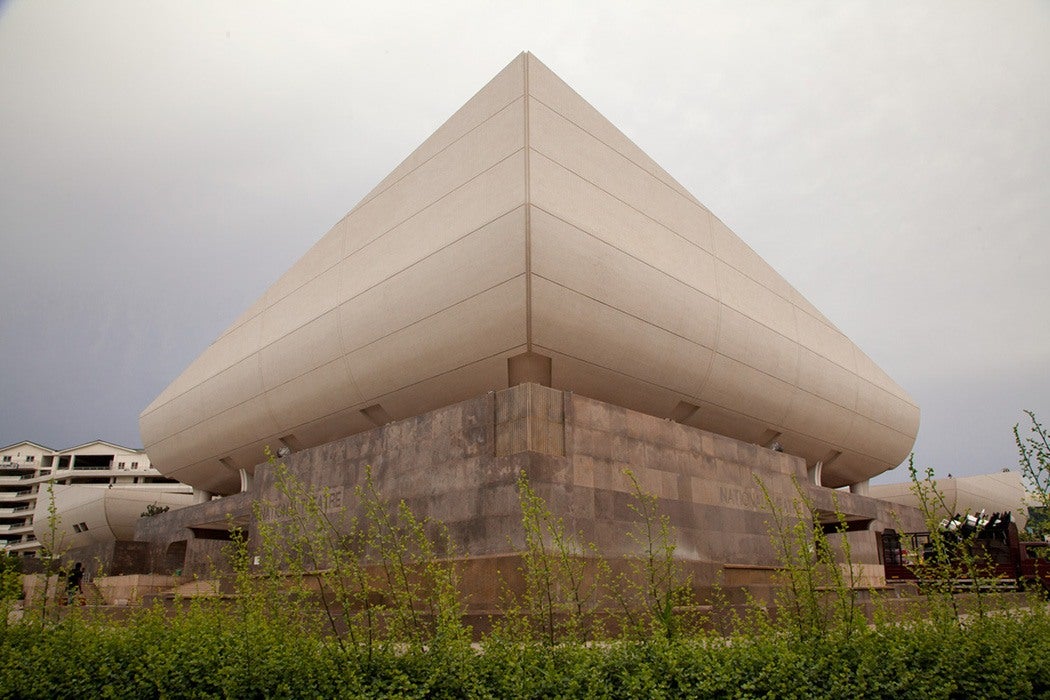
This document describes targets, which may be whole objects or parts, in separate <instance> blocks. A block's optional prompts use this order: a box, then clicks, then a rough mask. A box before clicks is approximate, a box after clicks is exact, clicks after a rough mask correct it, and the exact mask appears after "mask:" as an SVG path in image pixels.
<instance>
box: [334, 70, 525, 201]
mask: <svg viewBox="0 0 1050 700" xmlns="http://www.w3.org/2000/svg"><path fill="white" fill-rule="evenodd" d="M484 89H485V88H481V90H484ZM481 90H478V92H476V93H474V96H473V97H471V98H470V99H469V100H467V101H466V102H464V103H463V105H462V106H461V107H460V109H463V107H466V106H467V105H468V104H470V102H471V100H473V99H474V98H475V97H477V96H478V95H479V94H481ZM520 99H521V95H516V96H515V97H513V98H512V99H511V100H510V101H509V102H507V103H505V104H503V105H500V107H499V108H498V109H497V110H496V111H494V112H493V113H492V114H490V115H489V116H487V117H485V118H484V119H482V120H481V121H480V122H478V123H477V124H475V125H474V126H472V127H471V128H470V129H469V130H468V131H464V132H463V133H462V134H460V135H459V136H457V137H456V138H455V139H454V140H452V141H449V142H448V143H447V144H446V145H444V146H442V148H441V150H438V151H435V152H434V153H433V154H431V155H429V156H427V158H426V160H423V161H420V163H419V164H418V165H416V166H415V167H414V168H412V169H411V170H409V171H407V172H405V174H404V175H402V176H401V177H399V178H397V179H396V180H394V181H393V182H391V183H390V184H389V185H387V186H386V187H384V188H383V189H381V190H379V191H378V192H376V191H372V192H369V193H368V194H366V195H365V197H364V199H362V200H361V201H360V202H358V203H357V204H355V205H354V208H353V209H351V210H350V211H348V212H347V213H346V216H350V215H351V214H353V213H354V212H355V211H357V210H358V209H360V208H361V207H363V206H364V205H366V204H368V203H369V202H371V201H372V200H373V199H375V198H376V197H378V196H380V195H381V194H383V193H384V192H386V191H387V190H389V189H390V188H391V187H394V186H395V185H397V184H398V183H399V182H401V181H402V180H404V179H405V178H406V177H408V176H409V175H411V174H412V173H414V172H415V171H417V170H419V169H420V168H422V167H423V166H424V165H426V164H427V163H429V162H430V161H432V160H433V159H435V158H437V157H438V156H439V155H441V154H442V153H444V152H445V151H447V150H448V149H450V148H452V147H453V146H455V145H456V144H457V143H459V142H460V141H462V140H463V139H465V138H466V137H468V136H470V135H471V134H472V133H473V132H475V131H477V130H478V129H479V128H481V127H482V126H483V125H484V124H486V123H487V122H488V121H490V120H491V119H494V118H495V117H497V116H499V114H500V113H501V112H503V110H505V109H507V107H509V106H511V105H512V104H514V103H515V102H516V101H518V100H520ZM458 112H459V109H457V110H456V111H455V112H453V113H452V114H451V115H449V117H448V119H446V120H445V121H443V122H441V125H440V126H438V128H437V129H435V130H434V132H433V133H431V134H430V136H434V135H435V134H436V133H437V132H438V131H440V130H441V127H442V126H444V125H445V124H447V123H448V120H449V119H452V118H453V117H455V116H456V114H457V113H458ZM430 136H428V137H426V138H425V139H423V143H421V144H419V145H418V146H416V147H415V148H414V149H412V152H411V153H409V154H408V155H407V156H405V157H404V159H403V160H402V161H401V162H400V163H398V164H397V165H395V166H394V169H393V170H391V171H390V173H393V172H394V170H397V169H398V168H400V167H401V166H402V165H404V164H405V161H407V160H408V159H409V158H411V157H412V154H413V153H415V152H416V151H418V150H419V149H420V148H422V147H423V146H425V145H426V142H427V141H428V140H429V139H430ZM390 173H387V175H389V174H390ZM384 179H385V178H384ZM380 184H382V180H380ZM376 186H377V187H378V186H379V185H378V184H377V185H376ZM346 216H344V217H343V218H344V219H345V218H346ZM341 220H342V219H340V221H341Z"/></svg>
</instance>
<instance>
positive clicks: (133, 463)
mask: <svg viewBox="0 0 1050 700" xmlns="http://www.w3.org/2000/svg"><path fill="white" fill-rule="evenodd" d="M131 468H132V469H138V468H139V463H138V462H132V463H131Z"/></svg>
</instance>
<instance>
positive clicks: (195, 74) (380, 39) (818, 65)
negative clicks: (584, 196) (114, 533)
mask: <svg viewBox="0 0 1050 700" xmlns="http://www.w3.org/2000/svg"><path fill="white" fill-rule="evenodd" d="M522 50H530V51H532V52H533V53H535V54H536V55H537V56H538V57H539V59H540V60H542V61H543V62H544V63H546V64H547V65H548V66H549V67H550V68H551V69H552V70H554V71H555V72H556V73H558V74H559V75H560V76H561V77H562V78H563V79H564V80H565V81H566V82H568V83H569V84H570V85H571V86H572V87H573V88H575V89H576V90H577V91H578V92H579V93H580V94H581V95H583V97H584V98H586V99H587V100H589V101H590V102H591V103H592V104H593V105H594V106H595V107H597V108H598V110H599V111H601V112H602V113H603V114H605V116H606V117H608V118H609V119H610V120H611V121H612V122H613V123H614V124H616V125H617V126H618V127H620V129H621V130H623V131H624V132H625V133H626V134H627V135H628V136H629V137H630V138H631V139H633V140H634V141H635V142H636V143H637V144H638V145H639V146H641V147H642V149H643V150H645V151H646V152H648V153H649V155H651V156H652V157H653V158H654V159H655V160H656V161H657V162H658V163H660V164H661V165H662V166H663V167H664V168H665V169H667V170H668V171H669V172H670V173H671V174H672V175H673V176H675V177H676V178H677V179H678V180H679V181H680V182H681V183H682V184H683V185H684V186H685V187H686V188H688V189H689V190H690V191H691V192H693V194H695V195H696V197H697V198H698V199H700V201H702V202H703V203H704V204H705V205H707V206H708V207H709V208H710V209H711V210H712V211H713V212H714V213H715V214H717V215H718V216H719V217H720V218H721V219H722V220H723V221H725V222H726V223H727V224H728V225H729V226H730V228H732V229H733V230H734V231H735V232H736V233H737V234H738V235H739V236H740V237H741V238H743V239H744V240H745V241H746V242H747V243H748V244H749V245H751V246H752V247H753V248H754V249H755V250H757V251H758V252H759V253H760V254H761V255H762V256H763V257H764V258H765V259H766V260H767V261H768V262H769V263H770V264H771V265H773V267H774V268H776V269H777V270H778V271H779V272H780V273H781V274H782V275H783V276H784V277H785V278H786V279H787V280H788V281H789V282H791V283H792V284H794V285H795V286H796V287H797V288H798V289H799V290H800V291H801V292H802V293H803V294H804V295H805V296H806V297H808V298H809V299H810V301H812V302H813V303H814V304H815V305H816V306H817V307H818V308H819V309H821V310H822V311H823V312H824V313H825V314H826V315H827V316H828V317H829V318H830V319H831V320H832V321H833V322H835V323H836V324H837V325H838V326H839V327H840V328H841V329H842V330H843V332H845V333H846V335H848V336H850V337H851V338H852V339H853V340H854V341H855V342H856V343H857V344H858V345H859V346H860V347H861V348H862V349H863V350H864V351H865V352H867V353H868V354H869V355H870V356H871V357H872V358H873V359H874V360H875V361H876V362H877V363H878V364H879V365H880V366H881V367H882V368H883V369H885V370H886V371H887V372H888V373H889V374H890V376H892V377H893V378H894V379H896V380H897V382H898V383H899V384H900V385H901V386H903V387H904V388H905V389H906V390H907V391H908V392H909V393H911V395H912V396H913V397H914V398H915V399H916V401H917V402H918V403H919V406H920V407H921V409H922V427H921V429H920V433H919V439H918V442H917V443H916V448H915V449H916V458H917V461H918V462H919V464H921V465H930V466H933V467H934V468H935V469H936V470H937V472H938V474H940V475H943V474H946V473H948V472H951V473H953V474H955V475H962V474H973V473H983V472H988V471H995V470H998V469H1000V468H1002V467H1006V466H1009V467H1015V465H1016V454H1015V449H1014V446H1013V437H1012V435H1011V433H1010V428H1011V426H1012V425H1013V424H1014V423H1015V422H1018V421H1019V420H1022V419H1023V415H1022V413H1021V410H1022V409H1024V408H1030V409H1033V410H1035V411H1036V412H1037V413H1040V414H1041V415H1042V416H1043V417H1044V419H1045V420H1046V421H1048V422H1050V314H1048V311H1047V308H1046V306H1045V304H1046V303H1047V301H1048V297H1050V3H1048V2H995V3H993V2H957V1H951V2H931V3H921V2H920V3H916V2H899V3H892V2H871V3H866V2H833V3H832V2H827V3H805V2H791V3H783V2H768V3H766V2H736V1H733V2H640V1H639V2H622V3H617V2H609V1H608V0H606V1H601V2H569V1H566V0H562V1H561V2H537V1H532V2H520V1H519V2H513V3H510V2H506V3H503V2H418V3H404V2H383V3H376V2H368V3H354V2H295V3H291V2H288V3H265V2H251V3H249V2H196V3H194V2H185V1H182V0H180V1H178V2H142V1H139V0H134V1H128V2H118V1H115V0H106V1H103V2H90V3H85V2H63V1H60V0H49V1H48V2H30V1H28V0H11V1H8V2H0V127H2V128H0V183H2V186H0V241H2V243H3V246H2V257H0V263H2V268H0V319H2V333H0V401H2V404H0V444H8V443H11V442H15V441H18V440H22V439H31V440H34V441H37V442H41V443H43V444H45V445H49V446H52V447H56V448H62V447H69V446H72V445H75V444H79V443H81V442H85V441H87V440H90V439H93V438H95V437H101V438H104V439H108V440H111V441H115V442H118V443H122V444H127V445H139V444H140V439H139V436H138V414H139V412H140V411H141V410H142V408H144V407H145V406H146V404H147V403H149V402H150V401H151V400H152V399H153V398H154V397H155V396H156V395H157V394H158V393H159V392H160V391H161V389H163V388H164V387H165V386H166V385H167V384H168V383H169V382H170V381H171V380H172V379H174V378H175V376H177V375H178V374H179V373H180V372H181V371H182V370H183V369H184V368H185V367H186V366H187V365H188V364H189V363H190V361H191V360H193V359H194V358H195V357H196V356H197V355H198V354H200V352H201V351H202V350H203V349H204V348H205V347H206V346H207V345H208V344H209V343H210V342H211V341H212V340H214V339H215V338H216V337H217V336H218V335H219V334H220V333H221V332H222V330H223V329H224V328H225V327H226V326H228V325H229V324H230V323H231V322H232V321H233V320H234V319H235V318H236V317H237V316H238V315H239V314H240V313H241V312H242V311H243V310H244V309H246V308H247V307H248V305H249V304H250V303H251V302H253V301H254V300H255V299H256V298H257V297H258V296H259V295H260V294H262V292H263V291H264V290H265V289H266V287H268V286H269V285H270V284H271V283H272V282H273V281H274V280H276V279H277V277H278V276H279V275H280V274H281V273H282V272H284V271H285V270H286V269H287V268H288V267H290V266H291V265H292V263H294V261H295V260H297V259H298V258H299V256H300V255H302V254H303V253H304V252H305V251H306V250H307V249H308V248H309V247H310V246H311V245H312V244H313V243H314V242H316V241H317V240H318V239H319V238H320V237H321V236H322V235H323V234H324V233H325V232H326V231H327V230H328V228H330V227H331V226H332V225H333V224H334V223H335V222H336V221H337V220H339V219H340V218H341V217H342V216H343V215H344V214H345V213H346V212H347V211H349V210H350V209H351V208H352V207H353V206H354V205H355V204H356V203H357V201H358V200H359V199H360V198H361V197H363V196H364V195H365V193H366V192H367V191H368V190H370V189H371V188H372V186H374V185H375V184H377V183H378V182H379V180H380V179H382V177H383V176H385V175H386V174H387V173H388V172H389V171H390V170H392V169H393V168H394V166H396V165H397V164H398V163H399V162H400V161H401V160H402V159H403V158H404V157H405V156H406V155H408V154H409V153H410V152H411V151H412V150H413V149H414V148H415V147H416V146H417V145H418V144H419V143H420V142H421V141H422V140H423V139H424V138H426V137H427V136H429V135H430V133H432V132H433V131H434V130H435V129H436V128H437V127H438V126H439V125H440V124H441V123H442V122H443V121H444V120H445V119H446V118H447V117H448V116H449V115H451V114H452V112H454V111H455V110H456V109H457V108H458V107H459V106H460V105H462V104H463V103H464V102H465V101H466V100H467V99H469V98H470V97H471V96H472V95H473V94H474V92H476V91H477V90H478V89H479V88H480V87H481V86H482V85H484V84H485V83H486V82H487V81H488V80H489V79H490V78H491V77H492V76H494V75H495V74H496V72H498V71H499V70H500V69H501V68H502V67H503V66H504V65H506V64H507V63H508V62H509V61H510V60H511V59H513V58H514V56H515V55H517V54H518V53H519V52H520V51H522ZM900 474H901V472H900V470H898V471H897V472H895V473H894V476H897V475H900ZM882 480H885V479H882Z"/></svg>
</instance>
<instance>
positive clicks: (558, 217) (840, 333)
mask: <svg viewBox="0 0 1050 700" xmlns="http://www.w3.org/2000/svg"><path fill="white" fill-rule="evenodd" d="M533 150H535V149H533ZM536 152H537V153H539V154H540V155H542V156H543V157H544V158H548V156H546V155H545V154H543V153H541V152H539V151H536ZM548 160H550V159H549V158H548ZM551 162H552V163H554V164H555V165H557V166H558V167H560V168H562V169H563V170H565V171H566V172H569V173H572V174H573V175H576V176H577V177H579V178H580V179H581V180H583V181H584V182H587V183H588V184H590V185H592V186H593V187H595V188H596V189H598V190H599V191H601V192H604V193H605V194H607V195H608V196H610V197H613V198H614V199H617V201H620V202H622V203H623V204H624V205H625V206H627V207H629V208H631V209H632V210H634V211H638V210H637V209H634V207H631V205H630V204H627V203H626V202H623V200H620V199H619V198H617V197H616V196H615V195H613V194H611V193H609V192H607V191H606V190H603V189H601V188H600V187H598V186H597V185H595V184H594V183H593V182H591V181H590V180H587V179H586V178H584V177H583V176H581V175H580V174H579V173H576V172H574V171H573V170H570V169H569V168H566V167H565V166H563V165H561V164H560V163H557V162H556V161H553V160H552V161H551ZM533 206H536V208H537V209H540V210H541V211H544V212H546V213H547V214H549V215H550V216H552V217H554V218H556V219H558V220H559V221H562V222H564V223H565V224H567V225H569V226H572V227H573V228H575V229H576V230H578V231H582V232H583V233H585V234H587V235H588V236H591V237H592V238H594V239H596V240H598V241H600V242H601V243H604V244H605V245H607V246H609V247H610V248H613V249H615V250H618V251H620V252H621V253H623V254H624V255H627V256H628V257H631V258H633V259H635V260H637V261H638V262H640V263H642V264H644V265H647V266H649V267H651V268H652V269H654V270H657V271H658V272H660V273H661V274H663V275H666V276H668V277H670V278H671V279H674V280H676V281H678V282H680V283H681V284H684V285H686V286H687V287H689V288H690V289H695V290H696V291H697V292H700V293H701V294H703V295H704V296H707V297H708V298H711V299H714V301H716V302H717V303H719V304H725V301H724V300H722V299H717V298H715V297H712V296H711V295H710V294H708V293H707V292H705V291H703V290H701V289H697V288H696V287H694V286H693V285H691V284H689V283H688V282H686V281H685V280H682V279H680V278H678V277H675V276H674V275H672V274H671V273H669V272H666V271H664V270H661V269H660V268H658V267H656V266H654V265H652V264H651V263H649V262H647V261H645V260H642V259H641V258H638V257H636V256H635V255H632V254H631V253H629V252H627V251H626V250H624V249H622V248H620V247H619V246H616V245H613V244H612V243H610V242H608V241H606V240H604V239H601V238H599V237H598V236H597V235H596V234H594V233H591V232H590V231H587V230H586V229H583V228H580V227H579V226H578V225H577V224H575V223H573V222H571V221H568V220H566V219H564V218H563V217H561V216H559V215H557V214H555V213H553V212H551V211H549V210H547V209H545V208H544V207H541V206H537V205H533ZM638 213H639V214H641V215H642V216H646V215H645V214H644V213H643V212H638ZM646 218H647V219H649V220H650V221H652V222H653V223H655V224H656V225H657V226H660V227H661V228H664V229H666V230H667V231H669V232H670V233H672V234H673V235H675V236H677V237H678V238H681V239H682V240H683V241H685V242H687V243H689V244H690V245H692V246H693V247H695V248H697V249H698V250H701V251H703V252H704V253H707V254H708V255H711V256H712V257H713V258H714V259H715V260H717V261H718V262H720V263H722V264H723V265H725V266H726V267H727V268H729V269H731V270H733V271H735V272H737V273H738V274H740V275H742V276H743V277H745V278H746V279H748V280H750V281H751V282H753V283H755V284H757V285H759V286H760V287H762V289H764V290H766V291H767V292H769V293H770V294H773V295H774V296H776V298H778V299H780V300H782V301H783V302H784V303H786V304H788V305H789V306H791V307H792V308H794V309H798V310H799V311H802V312H803V313H805V314H806V315H808V316H810V318H814V317H813V316H812V314H809V313H808V312H806V310H805V309H804V308H801V307H800V306H798V305H797V304H796V303H795V302H794V301H793V300H791V299H789V298H787V297H783V296H781V295H780V294H778V293H777V292H776V290H774V289H771V288H770V287H767V286H766V285H764V284H762V283H761V282H760V281H758V280H756V279H755V278H753V277H751V276H750V275H748V274H747V273H746V272H744V271H742V270H740V269H739V268H737V267H735V266H733V265H731V264H730V263H728V262H726V261H725V260H724V259H723V258H721V257H719V256H718V255H716V254H715V253H712V252H710V251H707V250H704V248H702V247H701V246H698V245H696V244H694V243H692V242H691V241H689V240H688V239H687V238H685V237H683V236H681V235H680V234H677V233H675V232H674V231H671V230H670V229H668V228H667V227H666V226H664V225H663V224H661V223H660V222H659V221H656V220H655V219H652V218H651V217H648V216H646ZM734 235H736V234H734ZM756 255H757V253H756ZM715 284H716V285H717V284H718V281H717V275H716V280H715ZM726 305H727V306H729V304H726ZM730 308H733V309H734V310H735V311H739V312H741V313H743V312H742V311H741V310H740V309H737V308H736V307H732V306H731V307H730ZM744 315H745V316H747V314H744ZM748 318H751V319H752V320H753V321H755V323H758V324H759V325H761V326H763V327H764V328H768V329H769V330H771V331H773V332H774V333H776V334H777V335H780V336H781V337H783V338H787V339H788V340H790V341H791V342H798V341H797V340H796V339H793V338H790V337H789V336H786V335H784V334H783V333H782V332H780V331H779V330H777V329H775V328H772V327H771V326H769V325H767V324H765V323H762V322H761V321H760V320H758V319H756V318H753V317H751V316H748ZM814 320H816V321H818V322H820V319H815V318H814ZM820 323H821V325H823V326H825V327H826V328H828V329H829V330H831V331H832V332H835V333H838V334H839V335H841V336H842V337H843V338H846V336H845V335H844V334H843V333H842V332H841V331H839V330H837V329H835V328H832V327H831V326H828V325H827V324H825V323H823V322H820ZM796 332H797V323H796ZM846 340H847V341H849V342H850V343H851V344H853V345H855V343H853V341H851V340H849V338H846ZM813 352H814V354H817V355H820V356H821V357H823V358H824V359H826V360H828V361H829V362H831V363H833V364H835V365H836V366H838V367H841V368H842V369H844V370H846V371H848V372H854V373H855V372H856V370H855V369H850V368H848V367H846V366H845V365H843V364H841V363H839V362H837V361H836V360H834V359H832V358H830V357H828V356H826V355H824V354H822V353H819V352H817V351H815V350H814V351H813ZM887 393H891V392H887ZM898 398H900V397H898ZM905 403H909V402H907V401H906V402H905Z"/></svg>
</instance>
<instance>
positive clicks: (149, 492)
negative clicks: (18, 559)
mask: <svg viewBox="0 0 1050 700" xmlns="http://www.w3.org/2000/svg"><path fill="white" fill-rule="evenodd" d="M49 484H50V485H51V486H52V488H51V489H50V491H49V488H48V486H49ZM74 487H75V488H74ZM80 487H84V488H80ZM72 492H79V493H81V494H84V493H86V494H88V495H89V496H90V494H98V495H99V496H101V495H103V492H107V495H108V494H116V493H119V494H122V495H123V496H124V498H123V499H121V500H124V501H126V502H128V503H129V504H130V503H134V504H135V505H134V506H133V507H134V508H136V509H137V512H135V513H133V514H127V515H126V517H124V518H123V519H125V520H127V519H128V517H138V515H139V513H140V512H141V511H142V510H144V509H145V508H146V507H147V506H148V505H150V504H151V503H152V504H156V505H157V506H159V507H163V506H165V505H166V506H169V507H180V506H181V505H188V504H189V503H190V502H191V500H192V495H191V494H192V489H191V487H189V486H187V485H185V484H181V483H179V482H178V481H175V480H174V479H169V478H167V477H165V476H164V475H162V474H161V473H160V472H159V471H157V470H156V469H154V468H153V467H152V466H151V465H150V461H149V457H147V456H146V452H145V450H138V449H134V448H131V447H123V446H121V445H116V444H114V443H111V442H106V441H105V440H94V441H92V442H88V443H85V444H83V445H78V446H76V447H70V448H68V449H64V450H54V449H51V448H50V447H45V446H44V445H38V444H37V443H35V442H30V441H28V440H25V441H22V442H18V443H15V444H12V445H7V446H6V447H2V448H0V549H3V550H6V551H8V552H11V553H13V554H18V555H22V556H35V555H36V554H37V552H38V551H39V550H40V547H41V544H40V541H39V539H38V537H39V532H40V529H41V526H43V527H45V528H46V527H48V524H47V522H46V521H47V517H48V506H49V504H50V503H51V502H54V503H55V504H56V507H57V508H58V518H59V522H60V528H61V530H62V531H63V532H65V531H68V532H69V533H70V534H71V535H73V536H74V539H83V540H85V541H86V540H87V539H88V537H87V536H86V535H85V537H83V538H81V537H78V536H79V535H81V534H84V533H87V532H88V531H89V529H90V528H92V526H93V524H92V523H90V521H91V518H90V517H88V516H87V515H85V516H84V517H83V518H81V517H80V516H79V514H78V513H77V512H74V511H71V510H67V512H63V510H64V508H68V506H66V504H68V503H70V495H71V493H72ZM52 496H54V498H53V499H52ZM75 500H79V501H81V502H83V501H84V500H100V499H92V498H88V499H84V498H79V499H75ZM111 500H112V499H111ZM125 510H127V509H126V508H125ZM70 516H75V517H70ZM73 520H76V521H77V522H72V521H73ZM111 520H112V519H111V518H110V517H108V514H107V513H105V512H102V520H101V521H98V522H97V523H95V524H94V531H93V532H92V534H91V537H90V539H92V540H96V541H97V540H98V539H100V538H101V539H114V538H115V537H116V536H119V535H120V532H121V526H123V532H127V531H128V529H127V523H117V522H111ZM67 521H69V522H67ZM34 524H35V525H36V528H37V531H36V532H34ZM99 525H101V527H99ZM114 533H116V535H115V534H114Z"/></svg>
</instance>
